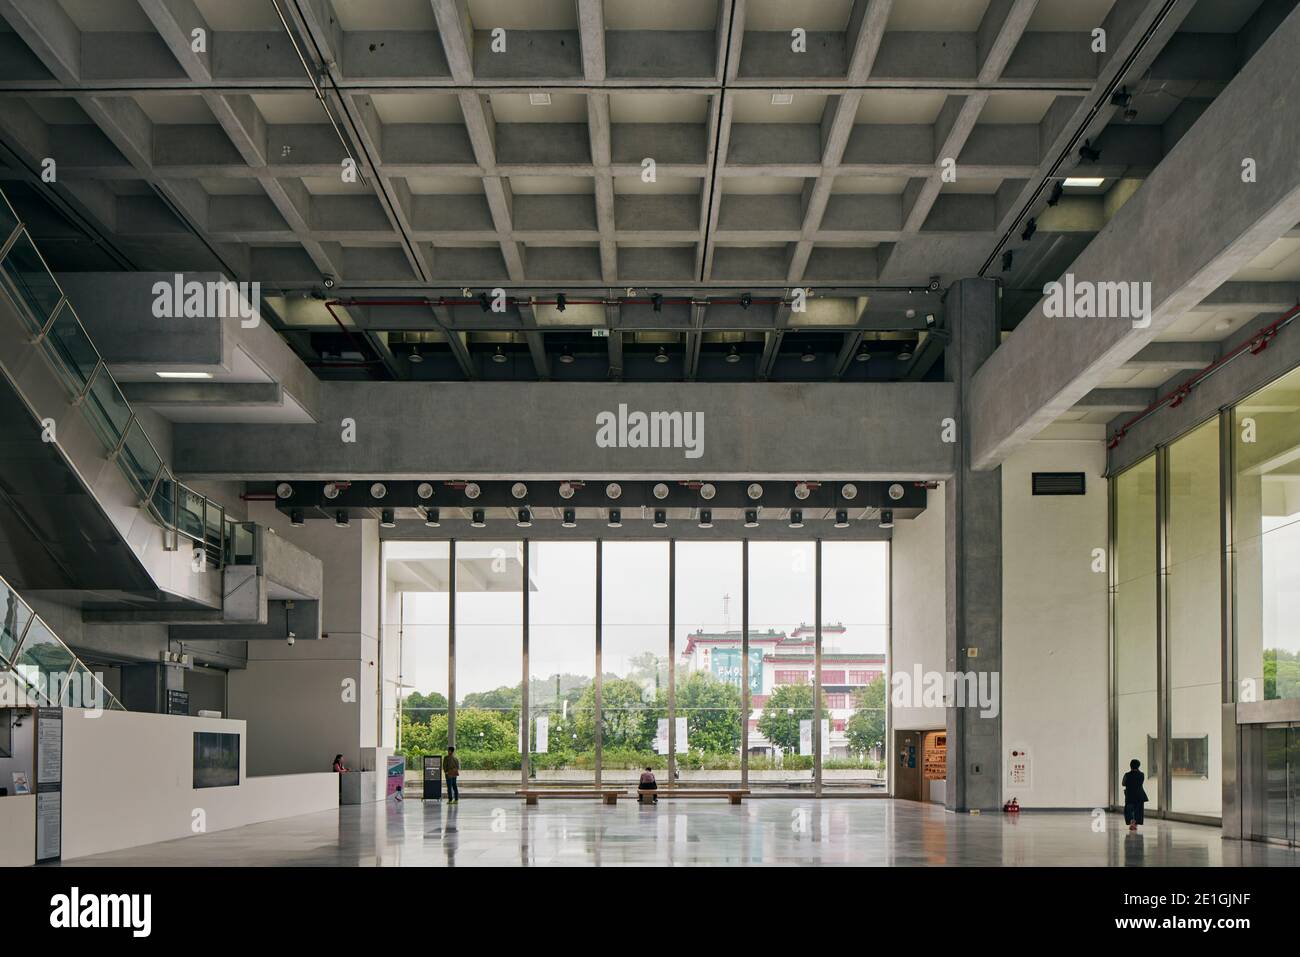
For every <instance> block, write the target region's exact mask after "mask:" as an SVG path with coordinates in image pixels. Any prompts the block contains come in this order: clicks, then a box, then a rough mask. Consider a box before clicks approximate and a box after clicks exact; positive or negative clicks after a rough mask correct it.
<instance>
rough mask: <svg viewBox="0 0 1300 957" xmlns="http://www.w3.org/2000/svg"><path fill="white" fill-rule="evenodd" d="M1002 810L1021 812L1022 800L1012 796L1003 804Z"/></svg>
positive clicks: (1012, 812) (1014, 812)
mask: <svg viewBox="0 0 1300 957" xmlns="http://www.w3.org/2000/svg"><path fill="white" fill-rule="evenodd" d="M1002 810H1004V811H1006V812H1007V813H1008V814H1019V813H1020V801H1019V800H1017V799H1016V798H1012V799H1011V800H1010V801H1008V802H1007V803H1006V804H1004V805H1002Z"/></svg>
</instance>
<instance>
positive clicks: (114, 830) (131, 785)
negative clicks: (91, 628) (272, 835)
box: [63, 709, 338, 858]
mask: <svg viewBox="0 0 1300 957" xmlns="http://www.w3.org/2000/svg"><path fill="white" fill-rule="evenodd" d="M196 731H218V732H225V733H237V734H239V735H240V764H241V771H240V783H239V784H238V786H234V787H224V788H200V789H197V790H196V789H195V788H194V786H193V781H194V778H193V769H194V732H196ZM248 744H249V733H248V731H247V729H246V728H245V724H244V722H243V721H232V720H229V719H218V718H185V717H176V716H171V715H160V714H146V713H144V712H136V711H105V712H103V713H102V714H101V716H100V717H98V718H93V719H91V718H85V717H84V713H83V712H78V711H73V710H71V709H69V710H65V711H64V722H63V857H64V858H75V857H83V856H85V855H87V854H99V853H103V852H104V851H112V850H118V849H121V848H124V847H135V846H137V845H140V844H151V843H154V842H155V841H168V840H173V839H175V838H180V837H190V836H192V835H193V834H194V833H196V832H195V830H194V822H195V811H196V810H202V812H203V815H204V818H205V821H204V825H205V830H206V831H209V832H211V831H220V830H226V829H227V828H232V827H241V826H243V825H245V824H254V823H256V822H258V821H269V820H273V819H276V818H282V817H292V816H294V815H298V814H308V813H312V812H315V811H324V810H328V809H331V808H337V807H338V775H336V774H332V773H330V772H328V771H326V772H322V773H317V774H300V775H284V776H277V777H260V778H259V777H251V778H250V777H248V776H247V771H246V763H247V762H246V756H247V753H248ZM331 757H333V755H331Z"/></svg>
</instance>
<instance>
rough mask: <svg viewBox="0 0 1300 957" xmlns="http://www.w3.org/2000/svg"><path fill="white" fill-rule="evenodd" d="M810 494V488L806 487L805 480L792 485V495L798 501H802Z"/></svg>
mask: <svg viewBox="0 0 1300 957" xmlns="http://www.w3.org/2000/svg"><path fill="white" fill-rule="evenodd" d="M811 494H812V489H811V488H809V487H808V483H807V482H800V483H798V484H797V485H795V487H794V497H795V498H797V499H798V500H799V501H801V502H802V501H804V500H805V499H806V498H808V496H809V495H811Z"/></svg>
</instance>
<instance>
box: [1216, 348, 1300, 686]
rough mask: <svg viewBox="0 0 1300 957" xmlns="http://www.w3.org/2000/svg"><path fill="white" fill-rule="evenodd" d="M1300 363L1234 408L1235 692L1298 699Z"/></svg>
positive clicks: (1299, 662) (1299, 628)
mask: <svg viewBox="0 0 1300 957" xmlns="http://www.w3.org/2000/svg"><path fill="white" fill-rule="evenodd" d="M1298 396H1300V369H1297V370H1295V371H1293V372H1291V373H1290V374H1288V375H1286V376H1283V377H1282V378H1281V379H1278V380H1277V381H1276V382H1274V383H1272V384H1271V385H1269V386H1267V387H1266V388H1264V389H1261V390H1260V391H1259V392H1257V393H1255V394H1254V395H1253V396H1251V397H1250V398H1248V399H1246V400H1244V401H1243V402H1242V403H1241V404H1240V405H1238V406H1237V408H1236V410H1235V412H1234V414H1233V436H1232V441H1233V448H1234V450H1235V457H1236V467H1235V475H1234V483H1233V507H1234V512H1235V518H1234V527H1233V538H1234V545H1235V548H1236V568H1235V572H1236V588H1237V591H1236V596H1235V601H1234V608H1235V610H1236V635H1235V638H1236V658H1237V698H1238V700H1241V701H1249V700H1256V701H1260V700H1265V699H1269V698H1300V626H1297V622H1300V471H1297V468H1296V462H1297V460H1300V415H1297V414H1296V411H1295V409H1296V403H1297V397H1298Z"/></svg>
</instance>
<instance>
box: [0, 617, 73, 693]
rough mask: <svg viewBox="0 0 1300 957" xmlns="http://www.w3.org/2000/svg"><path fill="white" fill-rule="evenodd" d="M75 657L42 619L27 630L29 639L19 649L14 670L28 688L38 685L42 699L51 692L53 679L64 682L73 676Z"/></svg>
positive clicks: (34, 622)
mask: <svg viewBox="0 0 1300 957" xmlns="http://www.w3.org/2000/svg"><path fill="white" fill-rule="evenodd" d="M76 660H77V659H76V656H75V655H74V654H73V653H72V652H71V651H69V650H68V648H67V646H66V645H64V644H63V642H61V641H59V639H58V638H57V637H56V636H55V634H54V632H52V631H50V629H49V628H48V627H47V626H46V624H45V622H43V621H42V620H41V619H40V618H37V619H35V620H34V621H32V623H31V626H30V627H28V629H27V637H26V638H24V639H23V643H22V644H21V645H19V647H18V652H17V654H16V655H15V656H14V659H13V666H14V670H15V671H18V672H20V673H21V674H22V675H23V676H24V677H25V678H26V679H27V681H28V683H29V684H33V685H36V686H37V687H38V688H40V690H41V692H42V697H45V698H46V700H47V701H48V700H49V698H48V696H47V695H46V694H45V692H46V691H47V689H49V688H50V679H51V677H55V678H61V676H63V675H67V674H70V673H71V672H72V670H73V663H74V662H75V661H76Z"/></svg>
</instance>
